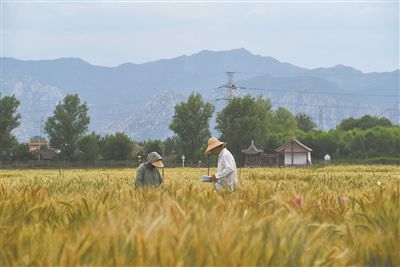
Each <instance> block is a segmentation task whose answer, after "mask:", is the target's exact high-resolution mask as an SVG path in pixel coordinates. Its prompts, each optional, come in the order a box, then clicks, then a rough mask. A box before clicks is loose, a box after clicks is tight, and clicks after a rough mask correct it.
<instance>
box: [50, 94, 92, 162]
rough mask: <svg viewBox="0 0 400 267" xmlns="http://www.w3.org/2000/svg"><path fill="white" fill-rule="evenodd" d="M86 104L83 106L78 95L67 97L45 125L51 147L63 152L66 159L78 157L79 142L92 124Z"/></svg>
mask: <svg viewBox="0 0 400 267" xmlns="http://www.w3.org/2000/svg"><path fill="white" fill-rule="evenodd" d="M87 112H88V107H87V105H86V102H85V103H83V104H81V102H80V99H79V97H78V95H77V94H75V95H67V96H65V97H64V100H63V103H61V102H60V103H59V104H58V105H57V106H56V108H55V110H54V113H53V116H51V117H49V118H48V119H47V121H46V124H45V127H44V129H45V131H46V133H47V134H48V135H49V138H50V146H51V147H53V148H57V149H60V150H61V153H62V154H61V155H62V156H63V157H64V158H66V159H74V158H76V157H77V156H78V155H77V149H78V140H79V139H80V138H81V137H82V136H83V135H84V134H85V132H86V131H87V129H88V125H89V123H90V118H89V116H88V115H87Z"/></svg>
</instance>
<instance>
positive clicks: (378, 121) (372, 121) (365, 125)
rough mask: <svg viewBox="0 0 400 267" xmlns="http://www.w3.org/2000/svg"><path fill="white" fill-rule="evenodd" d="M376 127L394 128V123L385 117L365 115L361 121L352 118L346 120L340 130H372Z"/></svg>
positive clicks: (339, 127)
mask: <svg viewBox="0 0 400 267" xmlns="http://www.w3.org/2000/svg"><path fill="white" fill-rule="evenodd" d="M376 126H383V127H387V126H392V123H391V122H390V120H388V119H386V118H384V117H381V118H379V117H376V116H371V115H364V116H362V117H361V118H359V119H354V118H352V117H350V118H347V119H344V120H343V121H342V122H341V123H340V124H339V125H338V127H337V128H338V129H340V130H343V131H349V130H353V129H356V128H357V129H362V130H366V129H371V128H374V127H376Z"/></svg>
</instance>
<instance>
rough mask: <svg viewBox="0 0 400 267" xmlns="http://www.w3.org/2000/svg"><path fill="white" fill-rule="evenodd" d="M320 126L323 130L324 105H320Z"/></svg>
mask: <svg viewBox="0 0 400 267" xmlns="http://www.w3.org/2000/svg"><path fill="white" fill-rule="evenodd" d="M318 127H319V129H321V130H323V127H324V125H323V111H322V106H319V116H318Z"/></svg>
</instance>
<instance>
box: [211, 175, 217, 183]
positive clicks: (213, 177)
mask: <svg viewBox="0 0 400 267" xmlns="http://www.w3.org/2000/svg"><path fill="white" fill-rule="evenodd" d="M216 181H217V177H215V174H213V175H211V182H216Z"/></svg>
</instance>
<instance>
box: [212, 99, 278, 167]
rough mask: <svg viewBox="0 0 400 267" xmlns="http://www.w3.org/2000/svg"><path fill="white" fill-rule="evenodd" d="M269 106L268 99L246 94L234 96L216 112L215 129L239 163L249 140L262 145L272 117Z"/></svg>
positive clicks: (241, 161)
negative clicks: (241, 96)
mask: <svg viewBox="0 0 400 267" xmlns="http://www.w3.org/2000/svg"><path fill="white" fill-rule="evenodd" d="M271 107H272V104H271V101H270V100H269V99H263V98H261V97H258V98H254V97H251V96H249V95H247V96H244V97H243V98H239V97H237V98H234V99H233V100H231V101H230V102H229V104H228V105H226V106H225V108H224V109H223V110H222V111H221V112H219V113H218V115H217V126H216V129H217V130H218V131H219V132H220V133H221V140H222V141H225V142H227V143H228V147H229V149H230V150H231V152H232V153H233V155H234V156H235V158H236V159H237V162H238V163H239V164H242V163H243V159H244V156H243V153H242V152H241V151H242V149H244V148H247V146H249V145H250V143H251V140H254V143H255V145H256V146H258V147H262V146H263V144H264V142H265V140H266V137H267V133H268V128H269V126H270V121H271V117H272V111H271Z"/></svg>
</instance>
